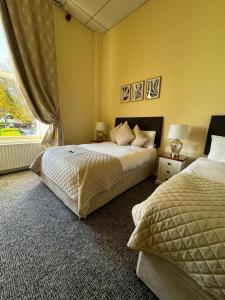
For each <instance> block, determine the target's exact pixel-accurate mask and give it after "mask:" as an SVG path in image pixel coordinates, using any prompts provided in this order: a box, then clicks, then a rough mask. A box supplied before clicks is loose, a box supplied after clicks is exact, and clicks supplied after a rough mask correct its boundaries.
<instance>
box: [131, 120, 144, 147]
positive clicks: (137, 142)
mask: <svg viewBox="0 0 225 300" xmlns="http://www.w3.org/2000/svg"><path fill="white" fill-rule="evenodd" d="M133 132H134V134H135V139H134V140H133V141H132V143H131V145H132V146H137V147H142V146H143V145H144V144H145V143H147V142H148V138H147V136H146V135H145V134H144V133H143V131H141V130H140V128H139V126H138V125H135V127H134V130H133Z"/></svg>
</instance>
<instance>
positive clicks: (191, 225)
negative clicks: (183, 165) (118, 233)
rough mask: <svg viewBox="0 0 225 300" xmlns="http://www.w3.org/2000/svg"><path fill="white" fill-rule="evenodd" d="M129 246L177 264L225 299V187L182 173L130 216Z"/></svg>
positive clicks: (220, 297) (210, 291)
mask: <svg viewBox="0 0 225 300" xmlns="http://www.w3.org/2000/svg"><path fill="white" fill-rule="evenodd" d="M132 214H133V218H134V222H135V225H136V228H135V230H134V232H133V233H132V235H131V238H130V240H129V242H128V246H129V247H130V248H132V249H134V250H138V251H144V252H147V253H148V252H149V253H153V254H155V255H157V256H161V257H163V258H165V259H167V260H168V261H170V262H171V263H173V264H176V266H178V267H179V268H181V269H182V270H183V271H184V272H186V273H187V274H188V275H189V276H190V277H191V278H192V279H194V280H195V281H196V282H197V283H198V284H199V285H200V286H202V288H203V289H205V290H207V291H208V292H209V293H211V294H212V295H214V297H216V298H217V299H225V185H224V184H221V183H216V182H212V181H208V180H207V179H203V178H199V177H197V176H193V175H189V174H179V175H176V176H174V177H173V178H172V179H171V180H169V181H168V182H166V183H164V184H163V185H161V186H159V187H158V188H157V190H156V191H155V192H154V193H153V194H152V195H151V196H150V197H149V198H148V199H147V200H146V201H144V202H142V203H141V204H138V205H136V206H135V207H134V208H133V211H132Z"/></svg>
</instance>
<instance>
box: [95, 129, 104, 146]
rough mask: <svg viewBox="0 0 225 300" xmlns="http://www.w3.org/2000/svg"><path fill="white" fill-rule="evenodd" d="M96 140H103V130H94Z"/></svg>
mask: <svg viewBox="0 0 225 300" xmlns="http://www.w3.org/2000/svg"><path fill="white" fill-rule="evenodd" d="M96 140H97V141H98V142H99V143H101V142H104V141H105V134H104V132H103V131H100V130H97V131H96Z"/></svg>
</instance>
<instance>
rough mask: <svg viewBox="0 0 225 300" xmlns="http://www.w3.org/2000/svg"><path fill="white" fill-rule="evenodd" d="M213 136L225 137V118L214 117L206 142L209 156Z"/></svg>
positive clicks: (206, 151)
mask: <svg viewBox="0 0 225 300" xmlns="http://www.w3.org/2000/svg"><path fill="white" fill-rule="evenodd" d="M211 135H220V136H225V116H212V117H211V121H210V124H209V129H208V134H207V138H206V142H205V151H204V153H205V154H209V151H210V146H211Z"/></svg>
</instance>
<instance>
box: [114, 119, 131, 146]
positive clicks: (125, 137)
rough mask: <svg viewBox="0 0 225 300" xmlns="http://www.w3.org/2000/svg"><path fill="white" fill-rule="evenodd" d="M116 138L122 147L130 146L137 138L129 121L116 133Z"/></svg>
mask: <svg viewBox="0 0 225 300" xmlns="http://www.w3.org/2000/svg"><path fill="white" fill-rule="evenodd" d="M115 138H116V142H117V144H118V145H120V146H124V145H128V144H129V143H130V142H131V141H132V140H133V139H134V138H135V136H134V134H133V132H132V130H131V129H130V126H129V125H128V123H127V121H126V122H125V123H124V124H123V125H122V126H121V127H120V128H119V129H118V130H117V131H116V132H115Z"/></svg>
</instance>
